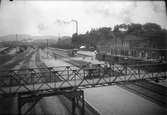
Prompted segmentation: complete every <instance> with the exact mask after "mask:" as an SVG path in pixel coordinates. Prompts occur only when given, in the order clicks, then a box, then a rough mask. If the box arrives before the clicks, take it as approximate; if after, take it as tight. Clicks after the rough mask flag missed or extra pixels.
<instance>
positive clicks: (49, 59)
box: [1, 47, 167, 115]
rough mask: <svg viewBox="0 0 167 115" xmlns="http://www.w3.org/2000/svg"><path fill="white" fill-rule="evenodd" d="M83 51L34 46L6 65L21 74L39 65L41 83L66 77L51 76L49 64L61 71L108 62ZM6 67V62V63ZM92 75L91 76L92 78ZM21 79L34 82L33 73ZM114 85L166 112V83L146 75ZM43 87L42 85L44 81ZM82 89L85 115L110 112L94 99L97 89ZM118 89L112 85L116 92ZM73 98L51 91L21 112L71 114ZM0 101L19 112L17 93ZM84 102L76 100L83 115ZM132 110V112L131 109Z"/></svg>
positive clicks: (15, 82) (129, 69)
mask: <svg viewBox="0 0 167 115" xmlns="http://www.w3.org/2000/svg"><path fill="white" fill-rule="evenodd" d="M4 50H5V49H4ZM25 52H26V57H24V55H25ZM82 52H84V51H81V53H78V54H77V55H76V56H75V57H70V56H69V51H68V50H63V49H58V48H51V47H49V48H48V49H43V50H42V49H39V48H34V49H31V48H28V49H27V50H25V51H24V52H23V53H20V54H19V55H17V56H22V57H23V58H21V59H19V58H17V59H15V57H13V60H14V61H13V63H14V62H15V65H14V64H13V63H9V64H8V63H7V64H6V65H8V67H10V68H9V69H12V70H13V71H15V74H18V75H21V74H24V73H26V72H27V73H28V72H29V71H30V68H40V69H33V71H34V73H38V76H36V78H34V79H33V80H37V82H38V83H44V82H47V81H50V79H52V82H58V81H63V78H62V77H56V78H50V75H49V72H50V71H51V70H49V68H51V67H55V68H56V70H59V71H62V69H61V68H66V67H72V69H75V68H76V69H83V68H85V69H88V68H90V69H91V67H93V68H94V67H96V66H98V65H101V64H102V65H105V62H103V61H98V60H96V59H95V55H90V54H88V55H85V54H82ZM21 60H22V61H21ZM143 63H144V62H143ZM10 64H11V65H10ZM146 64H148V63H146ZM60 65H61V67H59V66H60ZM105 66H109V63H108V64H106V65H105ZM110 66H111V65H110ZM123 66H124V65H121V64H116V65H115V67H117V68H123ZM4 67H5V64H4ZM47 68H48V69H47ZM58 68H59V69H58ZM111 68H112V66H111ZM113 68H114V67H113ZM18 69H19V70H22V71H18ZM126 69H127V73H129V74H131V73H130V72H132V71H131V70H132V69H133V70H134V71H133V72H136V71H137V68H136V67H135V68H132V67H127V68H126ZM4 71H5V70H4ZM119 71H120V70H119V69H117V70H116V69H115V70H112V74H119V73H120V72H119ZM142 71H144V70H142ZM62 72H63V71H62ZM154 72H155V71H154ZM123 73H124V72H123ZM123 73H122V74H123ZM1 76H3V75H1ZM42 76H43V77H42ZM39 77H40V78H39ZM90 77H91V76H90ZM90 77H89V78H88V79H92V78H90ZM1 79H2V77H1ZM64 79H65V78H64ZM121 79H122V78H121ZM161 79H162V80H163V79H164V80H165V76H162V78H161ZM92 80H93V79H92ZM94 80H95V79H94ZM153 80H154V79H153ZM17 81H19V80H13V83H12V84H13V86H15V85H16V84H18V82H17ZM22 82H25V83H27V84H29V83H30V82H32V81H31V76H30V75H27V76H26V78H25V81H22ZM92 82H93V81H92ZM22 84H24V83H22ZM115 85H117V86H114V87H119V88H121V90H126V91H127V92H131V93H132V94H131V95H134V97H135V96H139V97H138V98H143V99H144V100H147V101H148V102H149V103H150V105H148V108H149V107H150V108H152V106H155V108H156V110H157V111H159V112H160V113H161V114H162V115H163V114H164V113H165V112H166V108H165V107H166V103H167V101H166V95H167V94H166V87H165V86H162V85H158V84H157V83H156V82H155V83H153V82H150V80H144V79H143V80H141V81H137V80H136V81H131V82H127V83H126V82H123V83H121V82H120V83H118V84H117V83H116V84H115ZM2 86H3V85H2ZM101 86H106V87H107V86H108V85H107V84H106V85H105V84H103V85H100V86H97V88H95V89H97V91H98V87H101ZM40 87H42V85H41V86H40ZM49 87H50V88H51V87H52V86H49ZM83 89H84V91H85V92H86V96H85V100H84V106H85V114H86V115H104V114H107V113H105V112H103V111H102V110H101V109H99V106H100V105H99V104H96V103H94V101H95V100H93V101H92V97H91V95H92V96H93V95H95V94H96V93H95V94H92V93H90V91H91V90H92V89H90V90H89V89H85V88H83ZM93 89H94V88H93ZM100 89H101V88H100ZM104 89H105V88H104ZM115 89H117V90H118V88H115ZM115 89H114V88H113V92H114V90H115ZM107 90H108V91H110V89H109V88H108V89H105V92H106V91H107ZM99 92H100V91H99ZM118 92H119V90H118ZM96 96H97V97H98V96H100V94H99V93H97V95H96ZM102 97H103V96H102V95H101V97H99V99H101V98H102ZM132 97H133V96H132ZM107 98H108V99H109V97H107ZM111 98H112V97H111ZM120 98H121V97H120ZM72 99H73V98H70V97H69V96H66V95H64V96H63V95H59V96H53V95H51V96H50V97H44V98H42V99H40V101H38V103H37V104H36V105H35V106H33V103H32V104H30V103H25V104H24V105H23V106H22V107H21V109H20V112H21V113H25V114H27V113H28V114H63V115H69V114H73V111H72V109H71V108H72V106H73V104H72ZM97 100H98V98H97ZM97 100H96V101H97ZM109 100H110V99H109ZM53 101H55V102H53ZM1 102H2V103H3V104H4V105H5V104H6V106H7V105H8V104H10V105H11V106H7V107H8V108H9V110H10V111H9V110H7V111H5V109H1V111H2V112H3V113H6V114H10V113H17V112H18V110H17V108H16V107H17V98H16V97H15V98H11V97H9V99H6V100H3V98H1ZM56 102H58V103H56ZM97 102H98V101H97ZM143 102H144V101H143ZM111 103H112V101H111ZM114 103H116V102H114ZM103 104H105V103H102V105H103ZM107 104H108V103H107ZM140 105H141V104H140ZM82 106H83V103H82V99H79V100H78V101H77V104H76V108H75V114H77V115H80V111H82ZM4 107H5V106H4ZM31 107H33V108H31ZM156 110H155V113H157V111H156ZM62 111H63V112H62ZM106 111H109V110H106ZM110 112H111V111H110ZM110 112H108V113H110ZM128 112H130V110H128ZM147 112H148V113H149V111H147ZM150 112H151V110H150ZM118 113H119V114H121V112H120V111H119V110H118ZM130 113H131V114H132V113H133V112H130ZM149 114H150V113H149Z"/></svg>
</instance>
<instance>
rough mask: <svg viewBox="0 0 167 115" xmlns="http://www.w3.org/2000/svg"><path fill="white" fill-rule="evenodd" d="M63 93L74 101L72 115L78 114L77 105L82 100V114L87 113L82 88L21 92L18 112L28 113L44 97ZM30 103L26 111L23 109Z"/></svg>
mask: <svg viewBox="0 0 167 115" xmlns="http://www.w3.org/2000/svg"><path fill="white" fill-rule="evenodd" d="M59 95H63V96H65V97H67V98H68V99H71V102H72V106H71V107H72V109H71V113H72V115H75V114H76V106H78V105H79V104H78V103H79V101H80V105H79V106H80V115H85V108H84V107H85V106H84V92H83V91H82V90H59V91H50V92H46V91H45V92H44V91H43V92H42V91H41V92H38V93H37V92H36V93H19V94H18V95H17V97H18V99H17V101H18V114H19V115H21V114H25V115H26V114H28V113H29V112H31V110H32V109H33V108H34V106H35V105H36V104H37V103H38V102H39V101H40V100H41V99H42V98H43V97H48V96H59ZM27 103H30V104H31V105H30V106H29V107H28V109H27V110H26V111H22V108H23V107H24V105H25V104H27Z"/></svg>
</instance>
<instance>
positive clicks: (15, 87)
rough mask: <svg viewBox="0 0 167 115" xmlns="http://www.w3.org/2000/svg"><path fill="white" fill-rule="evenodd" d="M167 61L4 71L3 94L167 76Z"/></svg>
mask: <svg viewBox="0 0 167 115" xmlns="http://www.w3.org/2000/svg"><path fill="white" fill-rule="evenodd" d="M165 67H166V64H156V65H153V64H151V65H150V64H145V65H130V66H128V65H126V64H125V65H118V64H113V65H111V66H107V65H96V66H92V67H84V68H82V69H81V68H76V67H73V66H66V67H59V68H54V67H49V68H31V69H24V70H11V71H3V72H1V74H0V94H16V93H19V92H33V91H40V90H58V89H63V88H72V89H77V88H87V87H96V86H99V85H112V84H115V83H121V82H129V81H134V80H142V79H162V78H166V75H167V72H166V69H165Z"/></svg>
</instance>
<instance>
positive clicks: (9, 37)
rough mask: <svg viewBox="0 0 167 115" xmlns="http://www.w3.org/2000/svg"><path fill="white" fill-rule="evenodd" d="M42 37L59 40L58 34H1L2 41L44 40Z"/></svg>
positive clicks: (0, 39)
mask: <svg viewBox="0 0 167 115" xmlns="http://www.w3.org/2000/svg"><path fill="white" fill-rule="evenodd" d="M42 39H54V40H57V39H58V37H57V36H31V35H26V34H18V35H16V34H15V35H14V34H12V35H6V36H0V41H16V40H17V41H34V40H42Z"/></svg>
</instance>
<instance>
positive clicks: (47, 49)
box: [46, 39, 48, 58]
mask: <svg viewBox="0 0 167 115" xmlns="http://www.w3.org/2000/svg"><path fill="white" fill-rule="evenodd" d="M46 42H47V58H48V39H47V40H46Z"/></svg>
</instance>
